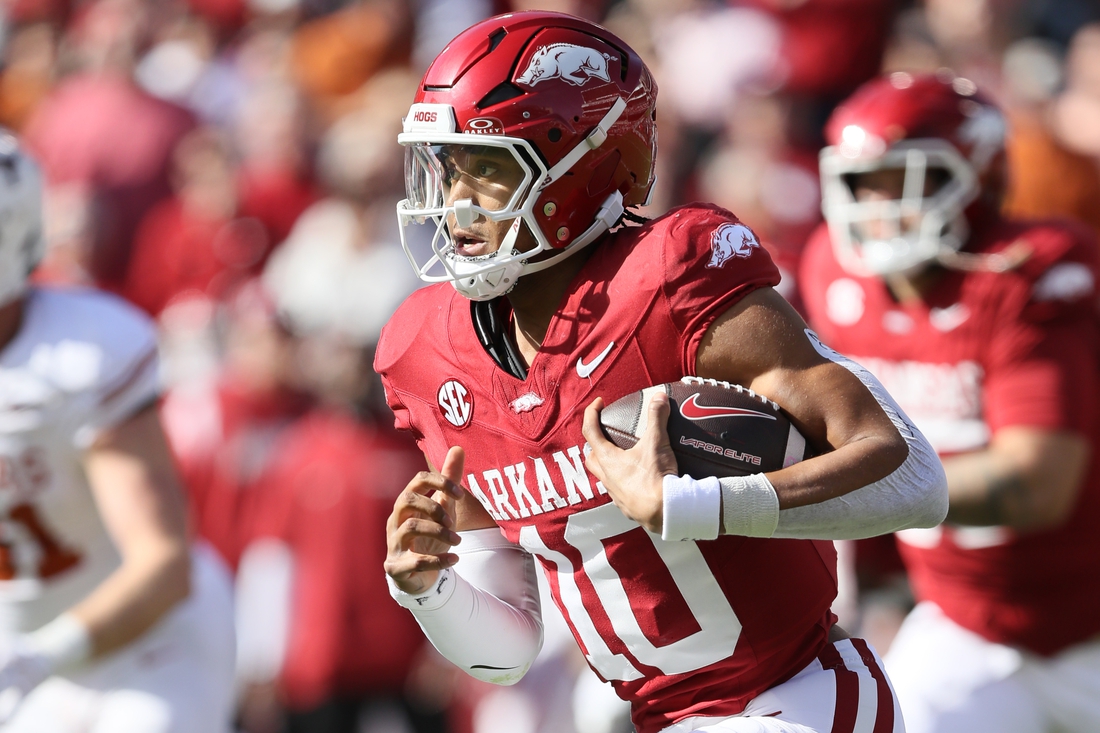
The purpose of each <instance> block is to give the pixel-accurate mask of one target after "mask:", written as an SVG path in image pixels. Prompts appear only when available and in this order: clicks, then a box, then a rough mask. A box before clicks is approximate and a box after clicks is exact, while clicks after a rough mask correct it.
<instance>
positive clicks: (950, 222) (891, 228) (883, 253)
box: [821, 139, 979, 277]
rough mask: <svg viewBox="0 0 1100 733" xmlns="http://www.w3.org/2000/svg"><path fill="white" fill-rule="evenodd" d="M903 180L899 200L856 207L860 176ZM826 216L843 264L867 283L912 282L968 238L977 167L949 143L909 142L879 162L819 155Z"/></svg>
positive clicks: (830, 151)
mask: <svg viewBox="0 0 1100 733" xmlns="http://www.w3.org/2000/svg"><path fill="white" fill-rule="evenodd" d="M889 170H897V171H899V172H902V171H903V172H904V176H903V184H902V192H901V197H900V198H895V199H888V200H868V201H858V200H857V198H856V194H855V190H854V186H853V181H854V179H855V177H856V176H858V175H860V174H866V173H873V172H876V171H889ZM821 180H822V208H823V210H824V213H825V218H826V220H827V221H828V224H829V231H830V234H831V238H832V241H833V245H834V249H835V251H836V254H837V259H838V260H839V261H840V264H841V265H842V266H843V267H844V269H845V270H847V271H849V272H851V273H853V274H856V275H860V276H864V277H869V276H881V275H889V274H912V273H914V272H917V271H919V270H921V269H923V268H924V267H926V266H927V265H928V264H929V263H931V262H934V261H937V260H939V259H941V258H942V257H944V255H945V253H955V252H957V251H958V250H959V249H960V248H961V247H962V246H963V244H964V243H965V242H966V239H967V236H968V235H969V231H968V226H967V221H966V217H965V216H964V213H963V212H964V210H965V209H966V207H967V206H968V205H969V204H970V203H971V202H972V201H974V199H975V198H977V196H978V194H979V182H978V176H977V173H976V172H975V170H974V167H973V166H972V165H971V164H970V163H969V162H968V161H967V160H966V159H965V158H963V157H962V155H960V154H959V152H958V151H957V150H956V149H955V148H954V147H953V146H952V145H951V144H950V143H948V142H946V141H944V140H939V139H916V140H903V141H901V142H899V143H897V144H895V145H893V146H891V147H890V148H889V149H888V150H886V151H885V152H883V153H882V154H881V155H878V156H875V157H848V156H845V155H844V145H843V144H842V145H840V146H835V147H827V148H825V149H824V150H823V151H822V153H821Z"/></svg>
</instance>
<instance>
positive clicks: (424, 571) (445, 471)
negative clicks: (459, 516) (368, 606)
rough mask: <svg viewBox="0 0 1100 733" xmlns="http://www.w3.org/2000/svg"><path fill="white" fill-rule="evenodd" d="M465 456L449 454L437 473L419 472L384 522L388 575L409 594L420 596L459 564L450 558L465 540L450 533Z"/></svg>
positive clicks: (454, 557)
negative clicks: (460, 542) (461, 541)
mask: <svg viewBox="0 0 1100 733" xmlns="http://www.w3.org/2000/svg"><path fill="white" fill-rule="evenodd" d="M465 462H466V454H465V452H463V450H462V449H461V448H459V447H458V446H454V447H452V448H451V449H450V450H449V451H447V457H446V458H445V459H444V461H443V466H442V468H441V469H440V470H439V471H421V472H420V473H418V474H417V475H416V476H415V477H414V478H413V480H412V481H410V482H409V484H408V485H407V486H406V487H405V489H404V490H403V491H402V492H401V493H400V494H399V495H398V497H397V501H396V502H395V503H394V506H393V512H391V513H390V518H389V520H388V521H387V522H386V545H387V551H386V562H385V569H386V573H388V574H389V576H390V577H391V578H393V582H394V583H395V584H396V585H397V587H398V588H400V589H401V590H403V591H404V592H406V593H412V594H416V593H422V592H424V591H425V590H427V589H428V588H429V587H431V585H432V583H434V582H435V580H436V577H437V576H438V574H439V571H440V570H442V569H444V568H449V567H451V566H452V565H454V564H455V563H456V562H458V555H456V554H454V553H452V552H450V549H451V547H452V546H454V545H457V544H458V543H459V541H460V540H461V538H460V537H459V536H458V533H457V532H455V531H454V530H453V529H452V528H453V527H454V523H455V522H454V518H455V501H456V500H457V499H458V498H459V497H460V496H462V493H463V492H462V488H461V487H460V486H459V482H460V481H461V480H462V469H463V465H464V464H465Z"/></svg>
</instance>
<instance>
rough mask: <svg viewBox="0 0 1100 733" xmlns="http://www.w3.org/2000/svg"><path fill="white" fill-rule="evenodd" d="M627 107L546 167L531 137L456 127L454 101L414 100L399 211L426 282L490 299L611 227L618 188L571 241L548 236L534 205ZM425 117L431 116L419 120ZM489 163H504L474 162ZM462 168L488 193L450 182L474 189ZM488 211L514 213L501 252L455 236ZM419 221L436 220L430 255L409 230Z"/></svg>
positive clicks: (431, 223)
mask: <svg viewBox="0 0 1100 733" xmlns="http://www.w3.org/2000/svg"><path fill="white" fill-rule="evenodd" d="M624 107H625V102H620V103H617V104H615V105H613V107H612V109H611V110H610V111H609V112H608V114H607V115H606V116H605V118H604V119H603V120H602V121H601V124H600V125H599V126H598V127H597V128H596V129H595V130H594V131H593V132H592V133H591V134H590V135H589V136H588V137H587V138H586V140H585V141H583V142H582V143H581V144H580V145H578V146H577V149H575V150H574V151H573V152H572V153H571V154H569V155H567V156H566V157H565V159H564V160H563V161H561V162H559V163H558V164H557V165H555V166H554V167H553V168H547V167H546V165H545V164H544V163H543V161H542V159H541V157H540V156H539V155H538V154H537V152H536V151H535V149H534V147H533V146H532V145H531V143H530V142H528V141H527V140H524V139H522V138H517V137H509V136H506V135H495V134H492V135H490V134H474V133H457V132H453V120H454V112H453V110H452V109H451V107H450V106H449V105H441V104H414V105H413V107H412V109H411V110H410V112H409V116H408V117H406V120H405V129H406V132H404V133H402V134H401V135H399V136H398V142H400V143H401V144H402V145H404V146H405V147H406V150H405V187H406V194H407V198H405V199H404V200H402V201H401V202H400V203H399V204H398V205H397V216H398V221H399V222H400V224H401V245H402V247H403V248H404V250H405V254H406V255H407V256H408V258H409V261H410V262H411V263H412V265H413V268H414V269H415V270H416V273H417V275H418V277H420V279H421V280H423V281H425V282H450V283H451V284H452V285H453V286H454V287H455V289H456V290H458V291H459V292H460V293H461V294H462V295H463V296H465V297H467V298H469V299H471V300H489V299H492V298H495V297H498V296H500V295H504V294H505V293H507V292H509V291H510V290H511V289H512V288H513V287H515V284H516V281H517V280H518V279H519V277H520V276H521V275H525V274H528V273H532V272H537V271H539V270H543V269H546V268H547V267H550V266H551V265H553V264H555V263H557V262H559V261H560V260H562V259H564V258H565V257H568V256H569V255H571V254H573V253H574V252H576V251H577V250H579V249H581V248H582V247H584V246H586V245H588V244H590V243H591V242H592V241H593V240H594V239H596V238H597V237H598V236H599V235H600V234H602V233H604V232H605V231H607V230H608V229H610V228H611V226H613V225H614V224H615V222H616V221H617V220H618V219H619V217H620V216H621V214H622V211H623V206H622V194H621V193H619V192H617V191H616V192H614V193H613V194H611V195H610V196H609V197H608V199H607V201H605V202H604V205H603V207H602V208H601V209H600V211H599V213H598V214H597V216H596V220H595V221H594V222H593V224H592V225H591V226H590V227H589V229H588V230H586V231H585V232H583V233H581V234H580V235H578V236H576V237H575V238H573V239H572V241H569V242H568V244H567V245H566V246H564V247H562V246H558V247H555V246H554V245H553V244H552V243H551V242H550V241H549V239H548V238H547V237H546V235H545V234H544V233H543V231H542V229H541V228H540V227H539V226H538V222H537V221H536V218H535V216H536V213H535V212H536V207H537V206H538V205H539V197H540V194H541V193H542V191H543V190H544V189H545V188H546V187H547V186H549V185H550V184H551V183H553V182H554V181H556V180H558V179H559V178H561V177H562V176H563V175H565V174H566V173H568V172H569V169H570V168H571V167H572V166H573V165H574V164H575V163H576V162H577V161H578V160H579V159H580V158H581V157H582V156H583V155H584V154H585V153H587V152H589V151H591V150H595V149H596V148H598V147H599V146H600V144H602V142H603V140H604V139H605V138H606V131H607V128H609V127H610V126H611V125H612V124H613V123H614V122H615V120H616V119H617V118H618V117H619V115H620V114H621V113H622V110H623V108H624ZM425 118H428V119H429V122H428V123H425V124H418V122H419V120H422V119H425ZM441 130H442V131H441ZM486 163H487V164H490V165H495V166H496V167H497V170H496V171H495V174H497V175H498V176H499V179H498V180H497V181H493V180H492V176H491V175H489V174H487V173H486V171H485V170H484V169H481V170H474V169H470V168H469V166H474V167H477V166H484V164H486ZM464 166H465V167H466V168H467V169H466V170H463V167H464ZM456 175H457V176H459V177H458V178H455V176H456ZM463 176H465V177H466V178H468V179H470V178H472V179H477V180H478V181H480V183H477V184H476V185H480V186H481V190H482V192H483V193H485V194H487V195H478V199H477V201H476V202H475V201H474V199H472V198H469V197H463V198H455V196H458V195H460V194H458V193H452V191H451V188H452V186H455V185H459V182H460V181H461V182H462V185H463V186H464V188H463V189H462V190H463V191H469V190H471V189H470V188H469V187H466V186H468V184H469V183H470V182H471V181H469V180H467V181H462V178H463ZM493 186H496V188H495V189H493V188H492V187H493ZM475 187H476V186H475ZM486 204H488V205H486ZM544 213H545V212H544ZM482 217H484V218H485V219H487V220H488V221H491V222H503V221H509V222H511V226H510V227H509V228H508V230H507V234H506V235H505V236H504V238H503V240H502V241H501V244H500V246H499V248H498V249H497V250H496V251H495V252H491V253H486V254H478V255H473V256H471V255H466V254H463V252H462V250H463V249H464V248H465V247H464V244H463V243H462V242H456V239H455V236H454V234H455V232H459V233H461V232H463V231H466V230H468V228H469V227H471V226H472V225H474V224H475V222H477V221H478V220H479V219H481V218H482ZM414 224H415V225H422V226H428V227H429V228H430V237H431V239H430V243H431V251H432V254H431V256H429V257H428V258H427V260H426V261H423V262H418V258H417V256H416V255H415V254H414V251H413V248H412V247H410V241H409V236H408V230H409V227H410V226H412V225H414ZM524 231H526V232H527V233H528V234H529V235H530V240H533V241H534V245H533V246H532V247H530V248H528V249H526V250H524V251H520V250H519V249H517V242H519V241H521V240H520V236H521V234H522V233H523V232H524ZM530 240H529V241H530ZM544 253H552V254H544Z"/></svg>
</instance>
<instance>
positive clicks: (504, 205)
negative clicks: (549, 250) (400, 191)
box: [405, 143, 534, 225]
mask: <svg viewBox="0 0 1100 733" xmlns="http://www.w3.org/2000/svg"><path fill="white" fill-rule="evenodd" d="M533 182H534V175H533V171H532V170H531V168H530V167H529V166H526V165H524V164H522V163H521V162H520V160H519V159H518V158H517V156H516V153H515V152H514V149H513V148H512V147H509V146H498V145H468V144H445V145H438V144H431V143H414V144H410V145H407V146H406V147H405V189H406V195H407V196H408V205H409V208H411V209H415V210H421V211H425V212H439V213H442V210H443V209H444V208H448V207H452V206H453V205H454V203H455V202H456V201H465V200H469V201H471V202H472V205H473V206H474V207H476V208H477V209H479V210H481V211H482V212H486V213H490V214H500V213H507V212H514V211H515V209H516V207H517V204H518V203H519V202H520V201H521V200H522V198H523V197H524V196H525V194H526V193H527V192H528V191H529V190H530V186H531V185H532V183H533ZM493 218H496V217H493ZM463 225H465V224H464V223H463Z"/></svg>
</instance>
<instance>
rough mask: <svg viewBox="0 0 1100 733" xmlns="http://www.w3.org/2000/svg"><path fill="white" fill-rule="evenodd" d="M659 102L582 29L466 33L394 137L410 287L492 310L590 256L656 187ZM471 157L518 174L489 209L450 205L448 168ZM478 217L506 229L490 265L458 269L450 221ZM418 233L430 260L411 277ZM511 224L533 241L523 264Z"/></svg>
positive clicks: (617, 53) (538, 18)
mask: <svg viewBox="0 0 1100 733" xmlns="http://www.w3.org/2000/svg"><path fill="white" fill-rule="evenodd" d="M656 97H657V87H656V84H655V83H654V81H653V78H652V76H651V75H650V73H649V70H648V69H647V68H646V66H645V64H644V63H643V62H642V60H641V58H639V56H638V54H636V53H635V52H634V51H633V50H631V49H630V47H629V46H627V45H626V44H625V43H623V42H622V41H621V40H619V39H618V38H616V37H615V36H614V35H612V34H611V33H609V32H608V31H607V30H605V29H603V28H601V27H600V26H598V25H596V24H594V23H591V22H589V21H586V20H582V19H580V18H575V17H573V16H570V15H565V14H562V13H552V12H538V11H535V12H523V13H512V14H508V15H501V16H497V17H495V18H490V19H489V20H485V21H482V22H481V23H478V24H477V25H474V26H472V27H471V28H469V29H468V30H466V31H464V32H463V33H462V34H461V35H459V36H458V37H457V38H455V39H454V40H453V41H451V43H450V44H449V45H448V46H447V48H445V49H444V50H443V51H442V52H441V53H440V54H439V56H437V57H436V59H435V61H434V62H433V63H432V65H431V66H430V67H429V68H428V70H427V72H426V73H425V74H424V78H423V80H422V81H421V84H420V88H419V90H418V91H417V93H416V97H415V99H414V103H413V105H412V107H411V108H410V109H409V113H408V115H407V116H406V117H405V119H404V131H403V132H402V134H401V135H399V136H398V142H400V143H401V144H402V145H404V146H406V150H405V183H406V192H407V194H408V198H406V199H405V200H403V201H402V202H401V203H399V204H398V206H397V216H398V220H399V221H400V223H401V241H402V246H403V247H404V248H405V253H406V254H407V255H408V256H409V260H410V261H411V262H412V264H413V267H414V268H415V269H416V271H417V274H418V275H419V276H420V278H421V279H422V280H425V281H427V282H446V281H449V282H451V283H452V284H453V285H454V286H455V288H456V289H457V290H458V291H459V292H461V293H462V294H463V295H465V296H466V297H468V298H471V299H473V300H486V299H489V298H493V297H496V296H498V295H502V294H504V293H506V292H508V291H509V290H510V289H511V288H512V287H513V286H514V285H515V281H516V279H517V278H519V277H520V276H521V275H523V274H526V273H529V272H536V271H538V270H541V269H545V268H546V267H549V266H551V265H553V264H554V263H556V262H558V261H559V260H561V259H562V258H564V257H567V256H569V255H571V254H573V253H574V252H576V251H577V250H579V249H581V248H582V247H584V246H585V245H587V244H590V243H591V242H592V241H593V240H595V239H596V238H597V237H599V236H600V235H601V234H603V233H604V232H606V231H607V230H608V229H609V228H610V227H612V226H614V225H615V223H616V222H617V221H618V220H619V218H620V217H621V216H622V213H623V210H624V207H629V206H638V205H641V204H644V203H645V202H646V200H647V198H648V197H649V192H650V190H651V189H652V187H653V180H654V179H653V160H654V157H655V155H656V150H657V130H656V125H655V117H656V112H655V107H656ZM478 148H481V149H484V148H493V149H496V150H497V152H498V153H500V152H501V151H505V152H506V153H507V154H509V155H510V156H511V157H512V158H514V159H515V162H516V163H517V164H518V165H519V169H520V170H521V171H522V176H518V175H517V179H518V178H520V177H522V180H519V181H518V183H516V184H515V188H514V191H512V192H511V197H510V199H509V200H508V201H507V203H506V204H504V205H503V206H502V207H500V208H499V209H494V210H489V209H486V208H484V207H482V206H480V205H475V204H474V203H473V201H471V200H470V199H460V200H457V201H448V200H447V195H446V192H445V186H446V185H447V181H448V176H449V175H450V174H449V170H448V165H449V163H448V161H449V160H451V159H452V158H453V157H454V156H455V155H456V154H458V152H459V151H460V150H461V149H466V150H470V149H478ZM478 216H484V217H487V218H489V219H490V220H492V221H512V222H513V226H512V228H511V229H510V230H509V233H508V236H507V237H506V238H505V240H504V242H503V244H502V246H501V247H500V249H499V250H498V251H497V252H495V253H493V254H490V255H483V256H480V257H465V256H462V255H460V254H458V253H456V251H455V245H454V242H453V241H452V239H451V234H450V232H449V231H448V219H451V218H452V217H453V221H454V222H457V224H458V226H460V227H462V226H466V225H468V224H469V223H470V222H472V221H474V220H475V219H476V218H477V217H478ZM428 221H430V222H431V223H432V224H434V234H433V238H432V250H433V255H432V256H431V257H430V258H429V259H428V260H427V261H426V262H424V263H418V262H417V259H416V256H415V255H414V254H413V251H412V250H411V249H410V247H409V243H408V241H407V237H406V228H407V227H408V225H410V224H412V223H414V222H416V223H424V222H428ZM521 224H522V225H525V226H526V227H527V229H528V230H529V231H530V233H531V234H532V235H533V237H534V239H535V241H536V247H535V248H534V249H532V250H530V251H527V252H518V251H516V250H515V248H514V245H515V241H516V237H517V235H518V233H519V231H520V226H521ZM453 225H454V224H451V226H453ZM545 253H550V254H545Z"/></svg>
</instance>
